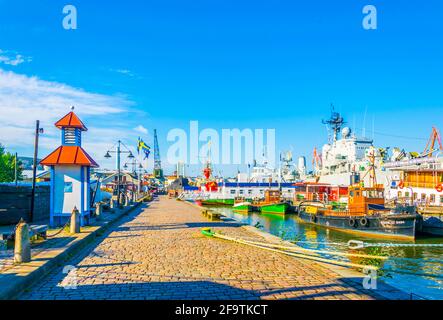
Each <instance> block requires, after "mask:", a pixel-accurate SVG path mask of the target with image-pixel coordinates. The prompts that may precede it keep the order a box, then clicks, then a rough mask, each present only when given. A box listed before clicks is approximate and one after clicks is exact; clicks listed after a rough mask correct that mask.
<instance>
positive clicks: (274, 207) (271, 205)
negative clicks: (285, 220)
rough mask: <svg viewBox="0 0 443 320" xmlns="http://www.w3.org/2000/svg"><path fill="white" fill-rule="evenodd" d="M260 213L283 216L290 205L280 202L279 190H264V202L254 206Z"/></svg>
mask: <svg viewBox="0 0 443 320" xmlns="http://www.w3.org/2000/svg"><path fill="white" fill-rule="evenodd" d="M255 206H256V207H258V209H259V211H260V212H261V213H275V214H285V213H286V212H287V211H288V209H289V207H290V205H289V203H287V202H284V201H282V200H281V191H280V190H266V191H265V200H264V201H260V202H258V203H256V204H255Z"/></svg>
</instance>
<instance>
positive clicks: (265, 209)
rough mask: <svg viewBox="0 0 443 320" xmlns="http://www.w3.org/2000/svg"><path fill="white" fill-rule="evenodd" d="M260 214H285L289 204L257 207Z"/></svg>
mask: <svg viewBox="0 0 443 320" xmlns="http://www.w3.org/2000/svg"><path fill="white" fill-rule="evenodd" d="M259 208H260V212H261V213H277V214H285V213H286V211H287V210H288V209H289V204H288V203H286V202H281V203H270V204H263V205H261V206H259Z"/></svg>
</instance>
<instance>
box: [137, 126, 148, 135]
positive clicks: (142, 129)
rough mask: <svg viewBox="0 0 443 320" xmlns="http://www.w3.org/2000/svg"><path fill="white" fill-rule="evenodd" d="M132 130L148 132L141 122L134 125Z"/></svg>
mask: <svg viewBox="0 0 443 320" xmlns="http://www.w3.org/2000/svg"><path fill="white" fill-rule="evenodd" d="M134 131H137V132H139V133H143V134H148V129H146V128H145V127H143V126H142V125H141V124H139V125H138V126H137V127H135V128H134Z"/></svg>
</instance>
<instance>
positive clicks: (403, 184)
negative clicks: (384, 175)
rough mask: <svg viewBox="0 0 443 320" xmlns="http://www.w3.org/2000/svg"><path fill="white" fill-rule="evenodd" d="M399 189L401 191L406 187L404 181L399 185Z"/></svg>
mask: <svg viewBox="0 0 443 320" xmlns="http://www.w3.org/2000/svg"><path fill="white" fill-rule="evenodd" d="M398 187H399V188H400V189H403V188H404V187H405V183H404V182H403V180H401V181H400V182H399V183H398Z"/></svg>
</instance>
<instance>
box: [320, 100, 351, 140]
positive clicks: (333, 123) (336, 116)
mask: <svg viewBox="0 0 443 320" xmlns="http://www.w3.org/2000/svg"><path fill="white" fill-rule="evenodd" d="M331 109H332V110H331V117H330V118H329V119H327V120H322V123H323V124H326V125H327V126H328V129H329V128H331V129H332V131H333V136H332V141H330V142H331V143H332V142H335V141H337V138H338V134H339V133H340V130H341V128H342V127H343V125H344V124H345V123H346V122H345V119H344V118H343V117H342V116H341V115H340V113H338V112H336V111H335V108H334V105H333V104H331ZM329 140H331V137H329Z"/></svg>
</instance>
